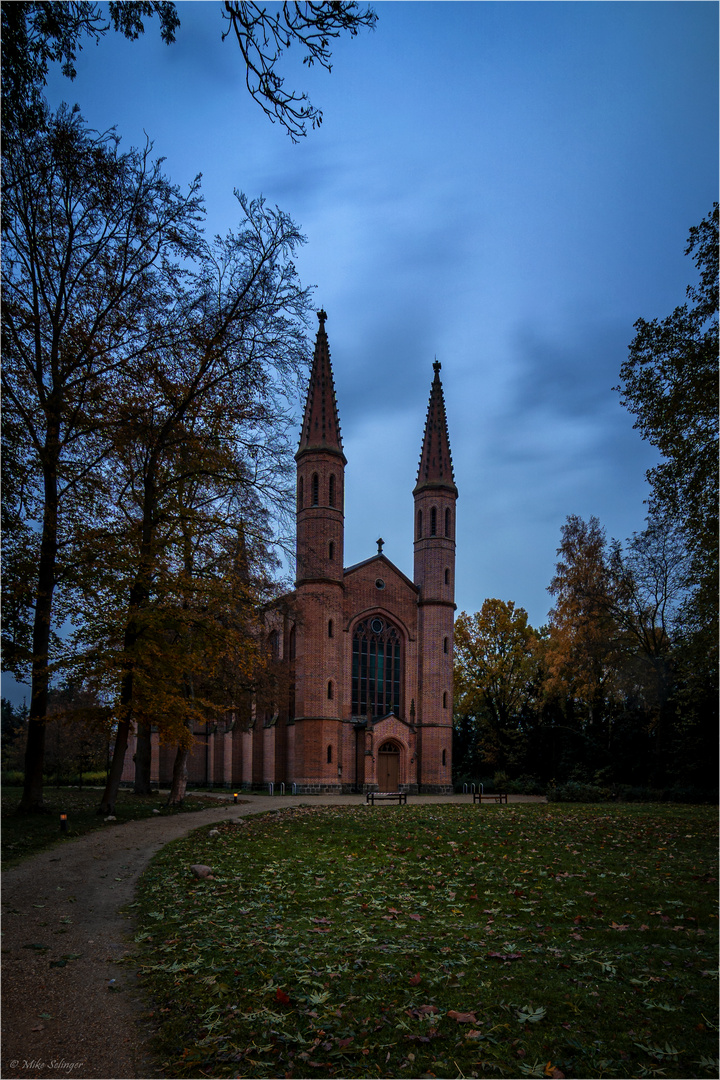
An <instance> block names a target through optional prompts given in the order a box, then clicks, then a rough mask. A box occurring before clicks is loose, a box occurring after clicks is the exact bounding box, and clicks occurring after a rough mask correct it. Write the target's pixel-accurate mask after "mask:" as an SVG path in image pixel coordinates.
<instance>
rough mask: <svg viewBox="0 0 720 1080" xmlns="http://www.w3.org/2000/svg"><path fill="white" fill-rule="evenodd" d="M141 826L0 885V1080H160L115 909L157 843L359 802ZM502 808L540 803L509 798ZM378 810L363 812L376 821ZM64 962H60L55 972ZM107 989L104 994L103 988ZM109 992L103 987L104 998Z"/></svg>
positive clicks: (50, 859)
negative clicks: (217, 824) (243, 821)
mask: <svg viewBox="0 0 720 1080" xmlns="http://www.w3.org/2000/svg"><path fill="white" fill-rule="evenodd" d="M226 798H227V796H223V797H222V800H223V801H219V804H218V807H217V810H215V809H210V810H200V811H198V812H195V813H189V814H183V815H178V816H173V817H168V818H163V817H158V818H148V819H146V820H144V821H131V822H127V823H125V824H123V825H118V826H108V828H107V829H103V830H98V831H97V832H92V833H87V834H86V835H85V836H81V837H78V838H77V839H76V840H70V841H68V842H67V843H64V844H62V845H57V846H56V847H54V848H51V849H50V850H48V851H44V852H42V853H41V854H39V855H36V856H34V857H33V858H31V859H28V860H26V861H25V862H23V863H21V864H20V865H19V866H16V867H13V868H12V869H10V870H7V871H5V872H4V873H3V875H2V911H3V949H2V952H3V981H2V991H3V1008H2V1077H3V1078H4V1080H10V1078H14V1077H23V1078H29V1077H38V1078H40V1077H44V1078H53V1080H55V1078H58V1077H88V1078H92V1080H111V1078H113V1080H134V1078H141V1080H148V1078H151V1077H160V1076H162V1075H163V1073H162V1071H161V1070H160V1068H159V1065H158V1063H157V1062H156V1061H154V1060H153V1056H152V1053H151V1051H150V1049H149V1046H150V1037H151V1031H150V1029H149V1027H148V1026H147V1022H146V1021H144V1019H143V1012H144V1008H143V1002H142V998H141V996H140V994H139V993H138V991H137V989H136V987H135V985H134V978H135V971H134V969H133V968H132V965H128V964H122V965H118V964H117V961H118V959H119V958H120V957H122V956H123V955H124V954H126V953H127V952H129V951H131V950H132V948H133V945H132V922H131V921H130V919H131V916H130V915H129V914H123V913H122V911H121V909H122V908H123V907H124V906H125V905H127V904H129V903H131V902H132V900H133V896H134V891H135V884H136V882H137V880H138V877H139V876H140V874H141V873H142V871H143V870H144V869H145V867H146V866H147V864H148V862H149V861H150V859H151V858H152V856H153V855H154V854H155V853H156V852H157V851H159V850H160V848H162V847H163V846H164V845H165V844H167V843H169V842H170V841H171V840H174V839H176V838H177V837H179V836H183V835H184V834H185V833H187V832H189V831H190V830H192V829H196V828H198V827H199V826H201V825H208V824H210V823H211V822H214V821H223V820H233V819H236V818H239V817H245V816H247V815H248V814H260V813H265V812H267V811H268V810H274V809H281V808H284V807H288V806H298V805H301V804H304V805H312V806H323V805H325V806H328V805H335V804H341V805H343V806H350V805H353V804H360V803H363V802H364V799H363V797H362V796H360V795H358V796H353V795H344V796H339V797H335V796H310V797H309V796H303V797H301V798H300V799H297V798H293V799H291V798H282V797H269V796H263V795H260V796H258V795H247V796H245V795H243V799H246V800H247V801H246V802H244V803H243V804H239V805H237V806H236V805H234V804H233V803H232V802H226V801H224V800H225V799H226ZM511 801H523V802H541V801H542V802H544V801H545V800H544V799H531V798H517V799H513V797H512V796H511ZM412 802H413V803H416V802H422V803H440V802H443V803H444V802H459V803H467V802H468V797H467V796H464V797H462V796H454V797H440V796H413V797H412ZM382 809H383V808H382V807H378V808H375V810H374V811H372V812H382ZM63 961H64V962H63ZM111 979H114V980H115V983H114V984H111V983H110V980H111ZM111 987H113V988H111Z"/></svg>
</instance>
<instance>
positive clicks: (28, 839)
mask: <svg viewBox="0 0 720 1080" xmlns="http://www.w3.org/2000/svg"><path fill="white" fill-rule="evenodd" d="M101 795H102V789H100V788H98V789H95V790H93V789H84V790H82V791H80V790H72V789H71V788H51V787H47V788H45V805H46V812H44V813H39V814H19V813H18V812H17V806H18V803H19V802H20V792H18V791H17V790H12V789H10V790H9V791H5V792H4V793H3V795H2V866H3V869H7V867H9V866H13V865H14V864H15V863H18V862H21V861H22V860H23V859H26V858H28V856H30V855H35V854H37V852H38V851H43V850H44V849H45V848H48V847H52V846H53V845H54V844H61V843H65V842H66V841H67V840H68V839H72V837H74V836H82V835H83V834H84V833H87V832H92V830H94V829H111V828H112V827H113V825H114V824H122V822H124V821H136V820H138V819H140V818H147V817H155V816H157V815H154V814H153V810H159V811H160V812H161V814H163V815H167V814H177V813H185V812H187V811H192V810H207V809H213V808H217V807H218V800H217V799H210V798H202V797H199V796H196V795H189V796H188V797H187V798H186V799H185V802H184V803H183V805H182V807H181V808H180V809H179V810H169V809H167V808H166V807H165V796H161V795H133V794H132V792H130V791H127V790H125V789H121V790H120V792H119V793H118V798H117V803H116V806H115V815H114V816H115V817H116V819H117V821H116V822H106V821H105V816H104V815H99V814H97V813H96V811H97V807H98V804H99V802H100V797H101ZM61 813H62V814H67V816H68V818H67V821H68V830H67V833H61V832H60V814H61Z"/></svg>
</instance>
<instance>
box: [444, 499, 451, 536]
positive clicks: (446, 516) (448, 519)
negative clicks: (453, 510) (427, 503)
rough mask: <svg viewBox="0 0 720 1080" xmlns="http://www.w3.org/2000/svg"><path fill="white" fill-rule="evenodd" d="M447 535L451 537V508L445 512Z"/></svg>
mask: <svg viewBox="0 0 720 1080" xmlns="http://www.w3.org/2000/svg"><path fill="white" fill-rule="evenodd" d="M445 535H446V536H449V535H450V507H449V506H448V507H447V509H446V510H445Z"/></svg>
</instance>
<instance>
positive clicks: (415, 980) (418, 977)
mask: <svg viewBox="0 0 720 1080" xmlns="http://www.w3.org/2000/svg"><path fill="white" fill-rule="evenodd" d="M421 978H422V976H421V975H420V973H419V972H416V973H415V975H411V976H410V978H409V979H408V982H409V983H410V985H411V986H417V984H418V983H419V982H420V981H421Z"/></svg>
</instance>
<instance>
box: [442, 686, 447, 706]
mask: <svg viewBox="0 0 720 1080" xmlns="http://www.w3.org/2000/svg"><path fill="white" fill-rule="evenodd" d="M443 709H447V690H443Z"/></svg>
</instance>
